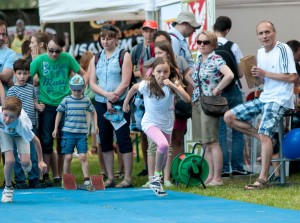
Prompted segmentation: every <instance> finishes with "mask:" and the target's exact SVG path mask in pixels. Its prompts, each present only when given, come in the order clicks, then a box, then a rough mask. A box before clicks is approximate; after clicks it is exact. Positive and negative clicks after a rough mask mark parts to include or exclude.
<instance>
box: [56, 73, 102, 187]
mask: <svg viewBox="0 0 300 223" xmlns="http://www.w3.org/2000/svg"><path fill="white" fill-rule="evenodd" d="M70 88H71V91H72V94H71V95H69V96H66V97H65V98H64V99H63V100H62V102H61V103H60V104H59V106H58V107H57V115H56V119H55V127H54V131H53V133H52V136H53V137H54V138H56V137H58V126H59V123H60V120H61V118H62V115H63V114H64V116H65V122H64V126H63V129H62V131H63V137H62V142H61V147H62V153H63V154H64V155H65V159H64V174H70V173H71V162H72V158H73V156H72V154H73V152H74V148H75V146H76V148H77V151H78V154H79V159H80V162H81V165H82V171H83V177H84V185H85V186H89V185H90V178H89V165H88V161H87V157H86V154H87V150H88V144H87V135H88V127H87V119H86V114H87V111H89V112H91V114H92V120H93V121H92V125H94V131H95V133H96V134H97V133H98V124H97V114H96V110H95V108H94V106H93V104H92V102H91V101H90V99H89V98H87V97H85V96H83V91H84V79H83V78H82V77H81V76H80V75H79V74H75V75H74V76H73V77H72V78H71V80H70Z"/></svg>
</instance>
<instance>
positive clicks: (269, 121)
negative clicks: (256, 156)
mask: <svg viewBox="0 0 300 223" xmlns="http://www.w3.org/2000/svg"><path fill="white" fill-rule="evenodd" d="M287 110H288V108H285V107H282V106H280V105H279V104H277V103H275V102H268V103H263V102H261V101H260V100H259V99H254V100H252V101H248V102H246V103H244V104H240V105H238V106H236V107H234V108H233V109H232V110H231V111H232V113H233V114H234V115H235V116H236V117H237V119H239V120H241V121H248V120H250V119H252V118H254V117H256V116H257V115H259V114H261V116H262V117H261V122H260V125H259V127H258V134H263V135H266V136H269V137H270V138H273V135H274V134H275V132H277V131H278V125H279V121H280V119H281V117H282V116H283V115H284V113H285V112H286V111H287Z"/></svg>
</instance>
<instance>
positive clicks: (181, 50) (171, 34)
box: [169, 33, 185, 57]
mask: <svg viewBox="0 0 300 223" xmlns="http://www.w3.org/2000/svg"><path fill="white" fill-rule="evenodd" d="M169 35H170V36H174V37H175V38H176V39H177V40H178V41H179V43H180V52H183V57H185V50H184V49H183V48H182V45H181V41H180V39H179V38H178V36H177V35H176V34H175V33H169Z"/></svg>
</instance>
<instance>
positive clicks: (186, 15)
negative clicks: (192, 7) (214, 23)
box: [175, 11, 201, 29]
mask: <svg viewBox="0 0 300 223" xmlns="http://www.w3.org/2000/svg"><path fill="white" fill-rule="evenodd" d="M184 22H186V23H188V24H190V25H191V26H192V27H194V28H195V29H199V28H200V27H201V25H200V24H199V23H197V21H196V17H195V15H194V14H193V13H191V12H188V11H186V12H181V13H180V14H179V15H178V16H177V18H176V22H175V24H176V23H178V24H181V23H184Z"/></svg>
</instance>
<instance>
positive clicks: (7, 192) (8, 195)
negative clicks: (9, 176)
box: [1, 187, 14, 203]
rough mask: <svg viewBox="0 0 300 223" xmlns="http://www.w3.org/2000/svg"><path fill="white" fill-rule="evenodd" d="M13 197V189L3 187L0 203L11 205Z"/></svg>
mask: <svg viewBox="0 0 300 223" xmlns="http://www.w3.org/2000/svg"><path fill="white" fill-rule="evenodd" d="M13 195H14V189H13V187H5V188H4V190H3V192H2V199H1V201H2V203H11V202H12V198H13Z"/></svg>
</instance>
